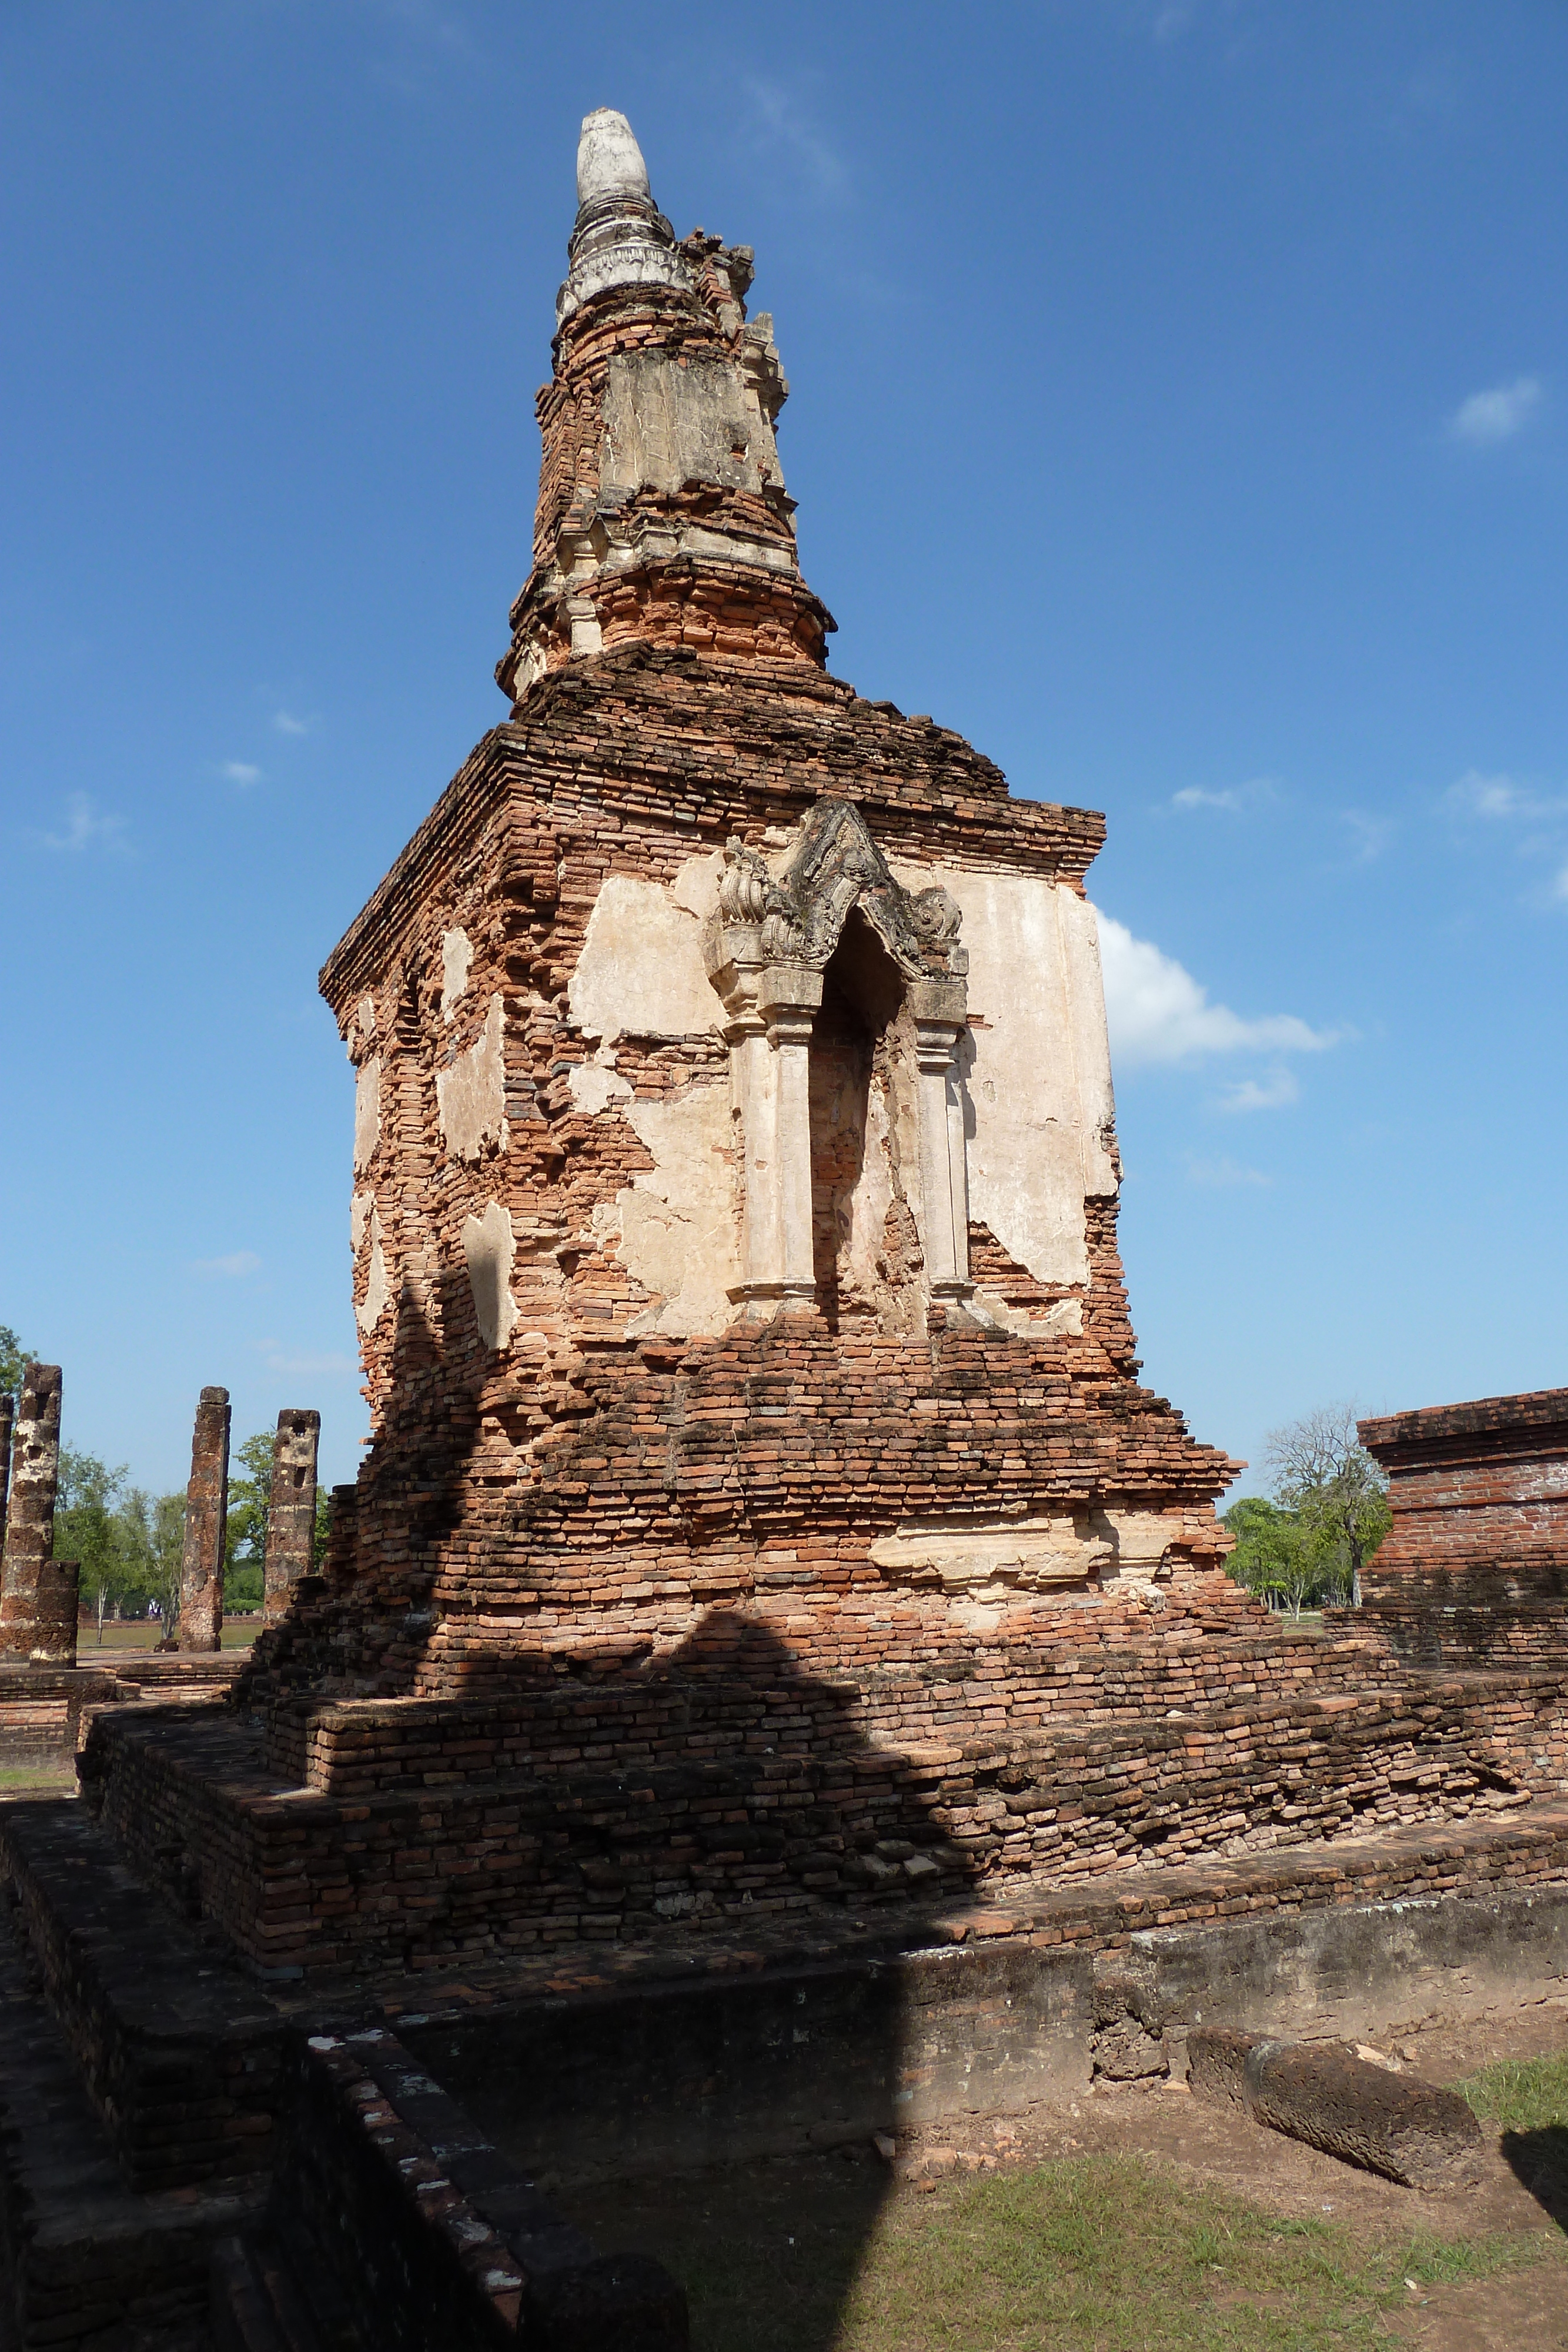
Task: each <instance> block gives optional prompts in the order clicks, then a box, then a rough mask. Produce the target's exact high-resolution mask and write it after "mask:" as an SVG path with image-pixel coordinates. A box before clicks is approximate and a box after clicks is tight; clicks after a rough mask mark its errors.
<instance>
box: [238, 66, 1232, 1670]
mask: <svg viewBox="0 0 1568 2352" xmlns="http://www.w3.org/2000/svg"><path fill="white" fill-rule="evenodd" d="M578 187H579V195H580V209H579V213H578V217H577V224H576V227H575V230H574V233H573V236H572V239H571V245H570V276H569V277H568V278H567V281H566V284H565V285H564V287H563V288H562V289H561V291H560V295H559V303H558V312H559V333H558V335H557V339H556V344H555V353H556V367H555V374H554V378H553V381H552V382H551V383H549V385H548V386H547V387H546V388H545V390H544V391H543V392H542V393H541V394H540V395H539V400H538V414H539V421H540V425H541V429H542V433H543V439H544V455H543V464H542V467H541V472H540V488H539V499H538V520H537V525H536V532H535V545H534V568H533V571H532V572H531V574H530V576H529V578H528V583H527V585H526V586H525V587H524V589H523V590H522V593H520V595H519V596H518V598H517V603H516V604H515V606H514V607H513V612H512V624H513V636H512V643H511V646H510V648H509V650H508V651H507V655H506V656H505V658H504V659H503V660H502V662H501V663H500V665H499V667H498V669H497V677H498V678H499V680H500V682H501V684H502V687H503V688H504V690H505V691H506V692H507V695H508V697H509V698H510V699H511V701H512V711H511V716H510V718H509V719H508V720H507V722H506V723H505V724H504V725H502V726H500V727H497V729H496V730H494V731H493V732H492V733H491V734H490V735H489V736H487V737H486V740H484V742H483V743H481V744H480V745H479V747H478V749H477V750H476V751H475V752H474V754H473V755H472V757H471V758H470V760H469V761H468V762H467V764H466V765H465V768H464V769H463V770H462V772H461V773H460V774H459V775H458V776H457V778H456V780H455V782H454V783H453V784H452V785H451V786H450V788H449V789H448V791H447V792H446V793H445V794H444V797H443V799H442V800H441V801H440V803H438V805H437V806H436V808H435V809H434V812H433V814H432V815H431V816H430V818H429V820H428V821H427V823H426V824H424V825H423V828H422V829H421V831H420V832H419V834H418V835H416V837H415V838H414V840H413V842H412V843H411V844H410V845H409V847H408V849H407V850H406V851H405V852H404V853H403V855H402V856H401V857H400V858H399V860H398V862H397V864H396V866H394V867H393V869H392V872H391V874H390V875H389V876H388V877H387V878H386V880H385V882H384V883H383V884H382V887H380V888H379V889H378V890H377V891H376V893H375V895H374V896H373V898H371V901H370V903H369V905H368V906H367V907H366V908H365V909H364V910H363V912H362V913H361V915H360V917H359V918H358V919H357V920H356V921H355V923H354V924H353V925H352V927H351V928H350V931H349V932H348V934H347V936H346V937H345V939H344V940H343V941H342V942H341V944H340V946H339V948H338V949H337V950H336V951H335V952H334V954H333V955H332V957H331V959H330V960H329V963H328V965H327V967H326V970H325V971H324V973H323V975H322V988H323V992H324V993H325V994H326V996H327V997H328V999H329V1003H331V1005H332V1007H333V1009H334V1011H335V1012H336V1013H337V1015H338V1018H339V1021H340V1026H341V1029H342V1033H343V1035H344V1038H345V1040H346V1042H347V1045H348V1049H349V1053H350V1057H351V1059H352V1060H353V1062H354V1063H355V1065H356V1066H357V1070H358V1089H359V1091H358V1112H357V1120H356V1129H355V1186H356V1189H355V1192H354V1198H353V1219H352V1228H353V1244H354V1255H355V1298H356V1307H357V1313H358V1317H359V1322H360V1328H361V1338H362V1343H363V1349H364V1357H365V1364H366V1370H367V1375H368V1388H367V1393H368V1395H369V1397H370V1400H371V1410H372V1414H373V1420H374V1444H373V1447H372V1451H371V1456H370V1459H369V1462H368V1464H367V1465H366V1467H365V1470H364V1472H363V1474H362V1475H361V1481H360V1488H359V1496H358V1509H357V1527H356V1529H355V1532H354V1537H353V1542H352V1551H351V1570H348V1572H345V1573H342V1574H340V1576H339V1577H338V1578H337V1580H336V1581H335V1582H334V1584H333V1586H332V1588H331V1590H330V1591H329V1593H326V1594H324V1595H323V1596H321V1598H320V1599H319V1601H318V1603H317V1605H316V1606H315V1607H314V1608H312V1609H308V1610H307V1611H305V1612H303V1613H302V1614H300V1615H298V1617H297V1619H296V1621H295V1622H293V1623H292V1624H291V1625H290V1627H288V1628H287V1629H286V1630H285V1632H284V1633H283V1635H282V1637H281V1639H280V1640H277V1641H275V1643H273V1644H272V1645H271V1650H270V1666H271V1671H272V1673H273V1674H274V1675H277V1676H280V1677H282V1678H284V1679H285V1680H290V1679H301V1678H303V1679H306V1680H308V1681H310V1682H312V1683H314V1684H315V1685H316V1686H317V1687H318V1688H322V1687H325V1688H328V1689H335V1690H338V1691H341V1692H343V1693H345V1694H351V1693H366V1694H369V1693H375V1692H383V1691H384V1692H392V1691H417V1692H419V1693H423V1694H426V1695H432V1696H434V1695H440V1694H443V1693H450V1692H455V1691H458V1690H465V1689H466V1690H473V1689H475V1688H476V1687H478V1686H480V1685H482V1684H484V1683H486V1682H487V1681H491V1680H493V1679H494V1678H495V1677H496V1676H497V1675H503V1674H504V1672H505V1670H506V1669H507V1667H508V1665H516V1664H534V1665H537V1664H538V1663H539V1662H540V1661H542V1660H544V1659H546V1658H549V1657H554V1658H556V1659H557V1660H558V1661H559V1658H560V1657H561V1656H563V1655H566V1654H580V1653H581V1652H582V1651H583V1650H584V1649H585V1648H588V1649H591V1650H594V1651H596V1652H599V1653H603V1652H604V1651H605V1649H606V1646H607V1645H608V1646H609V1647H610V1648H611V1649H612V1650H613V1651H614V1652H615V1653H616V1654H625V1655H626V1656H627V1657H629V1658H632V1657H634V1658H637V1659H641V1660H644V1661H645V1660H648V1659H650V1658H651V1659H655V1660H656V1659H658V1658H659V1657H661V1656H664V1655H666V1654H668V1653H669V1652H671V1651H672V1650H674V1649H675V1648H677V1647H679V1646H680V1645H682V1644H684V1643H689V1642H690V1641H691V1640H692V1638H693V1636H694V1634H695V1633H698V1632H699V1630H700V1629H701V1627H702V1626H703V1624H704V1623H705V1621H706V1619H707V1617H708V1616H709V1614H710V1612H714V1611H715V1610H723V1611H726V1612H731V1613H732V1615H734V1614H736V1613H738V1615H739V1617H740V1618H742V1619H744V1620H747V1621H748V1622H757V1623H760V1624H763V1625H765V1626H767V1627H768V1628H769V1629H771V1630H772V1631H773V1632H775V1633H778V1634H779V1636H780V1637H782V1638H783V1640H784V1641H785V1642H786V1643H787V1644H788V1646H789V1651H790V1653H791V1654H792V1656H793V1657H794V1658H796V1659H797V1660H798V1661H800V1663H801V1664H803V1665H806V1666H809V1667H810V1668H811V1669H813V1670H815V1669H820V1668H822V1667H824V1666H852V1665H853V1664H856V1663H857V1662H858V1663H864V1662H866V1661H871V1660H874V1661H876V1662H878V1663H879V1664H883V1665H886V1664H890V1663H894V1662H896V1661H899V1660H904V1661H915V1660H927V1661H929V1660H932V1659H936V1658H938V1657H942V1656H946V1655H948V1654H953V1653H955V1652H967V1653H970V1654H973V1653H975V1652H976V1650H977V1646H980V1647H983V1648H985V1649H986V1650H987V1651H988V1652H989V1653H991V1654H995V1655H996V1656H998V1657H1002V1656H1010V1657H1011V1659H1012V1660H1013V1663H1014V1665H1015V1666H1016V1667H1017V1668H1018V1670H1019V1671H1021V1672H1025V1673H1027V1671H1028V1662H1029V1659H1030V1654H1031V1653H1032V1652H1033V1651H1034V1650H1035V1649H1036V1648H1038V1646H1039V1645H1040V1643H1042V1642H1045V1641H1048V1640H1051V1639H1052V1638H1054V1637H1056V1636H1058V1635H1060V1634H1061V1633H1062V1632H1063V1631H1065V1630H1067V1628H1068V1627H1069V1626H1071V1630H1072V1632H1073V1633H1074V1635H1075V1636H1076V1637H1077V1638H1082V1635H1083V1633H1084V1631H1085V1619H1084V1612H1095V1613H1096V1618H1097V1620H1098V1621H1099V1630H1102V1631H1106V1632H1108V1631H1109V1627H1108V1625H1107V1624H1105V1623H1104V1622H1103V1621H1104V1618H1105V1613H1106V1612H1115V1614H1116V1615H1117V1616H1118V1617H1119V1618H1121V1619H1123V1620H1125V1619H1126V1618H1127V1617H1129V1616H1130V1617H1131V1618H1132V1619H1133V1620H1134V1622H1138V1623H1141V1624H1143V1625H1145V1627H1146V1625H1147V1622H1148V1617H1149V1613H1150V1612H1168V1611H1169V1610H1172V1609H1175V1610H1176V1611H1178V1612H1179V1611H1181V1610H1182V1609H1184V1608H1186V1609H1190V1608H1192V1607H1194V1606H1195V1605H1201V1607H1203V1608H1204V1609H1206V1610H1213V1609H1214V1608H1216V1607H1219V1606H1228V1605H1230V1603H1231V1601H1232V1595H1231V1592H1230V1588H1229V1587H1228V1584H1227V1582H1226V1580H1224V1579H1223V1577H1222V1576H1221V1575H1220V1574H1219V1573H1218V1563H1219V1559H1220V1555H1221V1552H1222V1549H1223V1547H1224V1543H1225V1538H1224V1537H1223V1536H1222V1534H1221V1533H1220V1532H1219V1531H1218V1529H1217V1527H1216V1523H1215V1520H1214V1517H1213V1510H1212V1497H1213V1496H1214V1495H1215V1493H1216V1492H1217V1490H1218V1488H1220V1487H1221V1486H1223V1485H1224V1483H1225V1482H1226V1480H1227V1479H1228V1476H1229V1475H1230V1473H1231V1465H1229V1464H1228V1462H1227V1461H1226V1460H1225V1458H1224V1457H1223V1456H1222V1455H1220V1454H1217V1453H1216V1452H1214V1451H1213V1450H1212V1449H1210V1448H1207V1447H1204V1446H1199V1445H1197V1444H1194V1443H1193V1442H1192V1440H1191V1439H1190V1438H1189V1437H1188V1436H1187V1434H1186V1430H1185V1429H1184V1427H1183V1424H1182V1423H1181V1421H1180V1420H1179V1418H1178V1417H1177V1415H1176V1413H1175V1412H1173V1411H1172V1410H1171V1408H1170V1407H1169V1406H1168V1405H1167V1404H1166V1403H1165V1402H1163V1401H1162V1400H1160V1399H1158V1398H1155V1397H1154V1396H1152V1395H1150V1394H1149V1393H1148V1391H1145V1390H1144V1389H1141V1388H1140V1387H1139V1386H1138V1385H1137V1383H1136V1380H1135V1373H1136V1370H1137V1363H1136V1359H1135V1357H1134V1339H1133V1334H1132V1330H1131V1328H1130V1325H1129V1323H1128V1319H1127V1312H1126V1304H1125V1298H1124V1290H1123V1284H1122V1276H1121V1268H1120V1265H1119V1262H1118V1259H1117V1255H1116V1244H1115V1212H1116V1186H1117V1176H1118V1169H1117V1160H1116V1147H1115V1139H1114V1129H1113V1102H1112V1091H1111V1073H1110V1066H1109V1058H1108V1053H1107V1046H1106V1036H1105V1017H1104V1009H1103V995H1102V988H1101V979H1100V969H1099V961H1098V950H1097V945H1096V939H1095V929H1094V917H1093V913H1092V908H1090V906H1089V904H1088V902H1087V900H1086V898H1085V896H1084V875H1085V872H1086V869H1087V867H1088V866H1089V864H1090V861H1091V860H1092V857H1093V856H1094V854H1095V852H1096V850H1097V849H1098V847H1099V845H1100V844H1101V841H1102V839H1103V820H1102V819H1101V818H1100V817H1099V816H1097V815H1093V814H1089V813H1087V812H1084V811H1082V810H1074V809H1064V808H1058V807H1052V806H1047V805H1042V804H1040V803H1030V802H1021V803H1020V802H1016V801H1013V800H1011V799H1010V798H1009V794H1008V789H1007V785H1006V782H1005V780H1004V778H1003V777H1002V776H1001V774H1000V773H999V772H998V770H997V769H996V768H995V767H993V766H992V765H991V763H990V762H989V761H987V760H985V759H983V758H982V757H981V756H980V755H979V754H977V752H975V751H972V750H971V749H970V747H969V746H968V745H967V743H966V742H964V741H963V740H961V739H960V738H959V737H957V736H956V735H955V734H952V733H951V732H949V731H948V730H946V729H945V728H942V727H939V726H936V725H934V724H933V722H932V721H931V719H927V718H915V719H906V718H904V716H902V715H901V714H900V713H899V712H898V711H897V710H896V709H894V707H893V706H892V705H891V704H888V703H867V702H864V701H862V700H861V699H860V698H859V697H858V696H857V695H856V694H855V693H854V692H853V690H852V688H849V687H848V686H845V685H843V684H841V683H840V682H838V681H837V680H835V679H833V678H831V677H828V676H827V675H826V673H825V669H824V666H823V664H824V646H825V640H826V637H827V634H828V632H829V631H830V630H831V628H832V626H833V624H832V621H831V618H830V616H829V614H827V613H826V611H825V610H824V609H823V607H822V605H821V604H820V603H819V602H818V600H817V599H816V597H814V596H813V595H812V593H810V589H809V588H808V587H807V586H806V584H805V583H804V581H803V580H802V578H801V576H800V568H799V565H798V562H797V559H796V547H795V534H794V529H793V521H792V514H793V507H792V502H791V500H790V499H789V497H788V496H787V494H786V492H785V488H784V482H783V477H782V474H781V471H780V468H779V456H778V449H777V446H776V442H775V426H776V424H777V421H778V417H779V410H780V408H781V407H782V405H783V402H784V398H785V393H786V389H787V387H786V384H785V380H784V377H783V374H782V373H781V371H780V367H779V355H778V352H777V350H776V348H775V344H774V341H773V332H772V326H771V321H770V320H768V318H767V317H766V316H761V317H758V318H755V319H748V318H747V312H746V302H745V297H746V293H747V288H748V286H749V285H750V282H751V275H752V270H751V255H750V252H749V251H748V249H747V248H746V247H737V248H729V247H725V246H724V245H722V244H721V243H720V241H719V240H718V239H717V238H716V237H713V236H705V235H704V234H703V233H702V232H701V231H700V230H699V231H696V232H694V234H693V235H692V236H689V237H687V238H686V239H685V242H684V243H682V244H677V243H676V242H675V239H674V235H673V233H672V231H671V229H670V226H669V224H668V223H667V222H666V221H665V220H664V218H663V217H662V216H661V215H660V214H659V213H658V212H657V211H656V209H655V208H654V205H653V199H652V197H651V195H650V194H649V189H648V180H647V174H646V172H645V170H644V168H643V160H642V157H641V154H640V153H639V152H638V149H637V146H636V143H635V142H634V140H633V139H632V133H631V131H630V129H629V127H628V125H627V124H626V122H625V121H624V119H623V118H622V117H621V116H619V115H616V114H612V113H608V112H601V113H600V114H596V115H591V116H590V117H589V119H588V121H587V123H586V124H585V126H584V131H583V138H582V144H581V149H580V158H579V167H578ZM347 1552H348V1542H347V1536H346V1531H344V1533H343V1536H342V1538H341V1540H340V1555H342V1556H346V1555H347Z"/></svg>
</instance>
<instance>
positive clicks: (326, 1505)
mask: <svg viewBox="0 0 1568 2352" xmlns="http://www.w3.org/2000/svg"><path fill="white" fill-rule="evenodd" d="M331 1539H332V1490H331V1488H330V1487H329V1486H318V1487H317V1489H316V1525H315V1527H314V1528H312V1529H311V1531H310V1566H311V1569H312V1570H313V1571H314V1573H315V1574H316V1575H317V1576H319V1575H320V1574H321V1572H322V1570H323V1569H324V1568H325V1567H326V1565H327V1546H328V1545H329V1542H330V1541H331Z"/></svg>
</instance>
